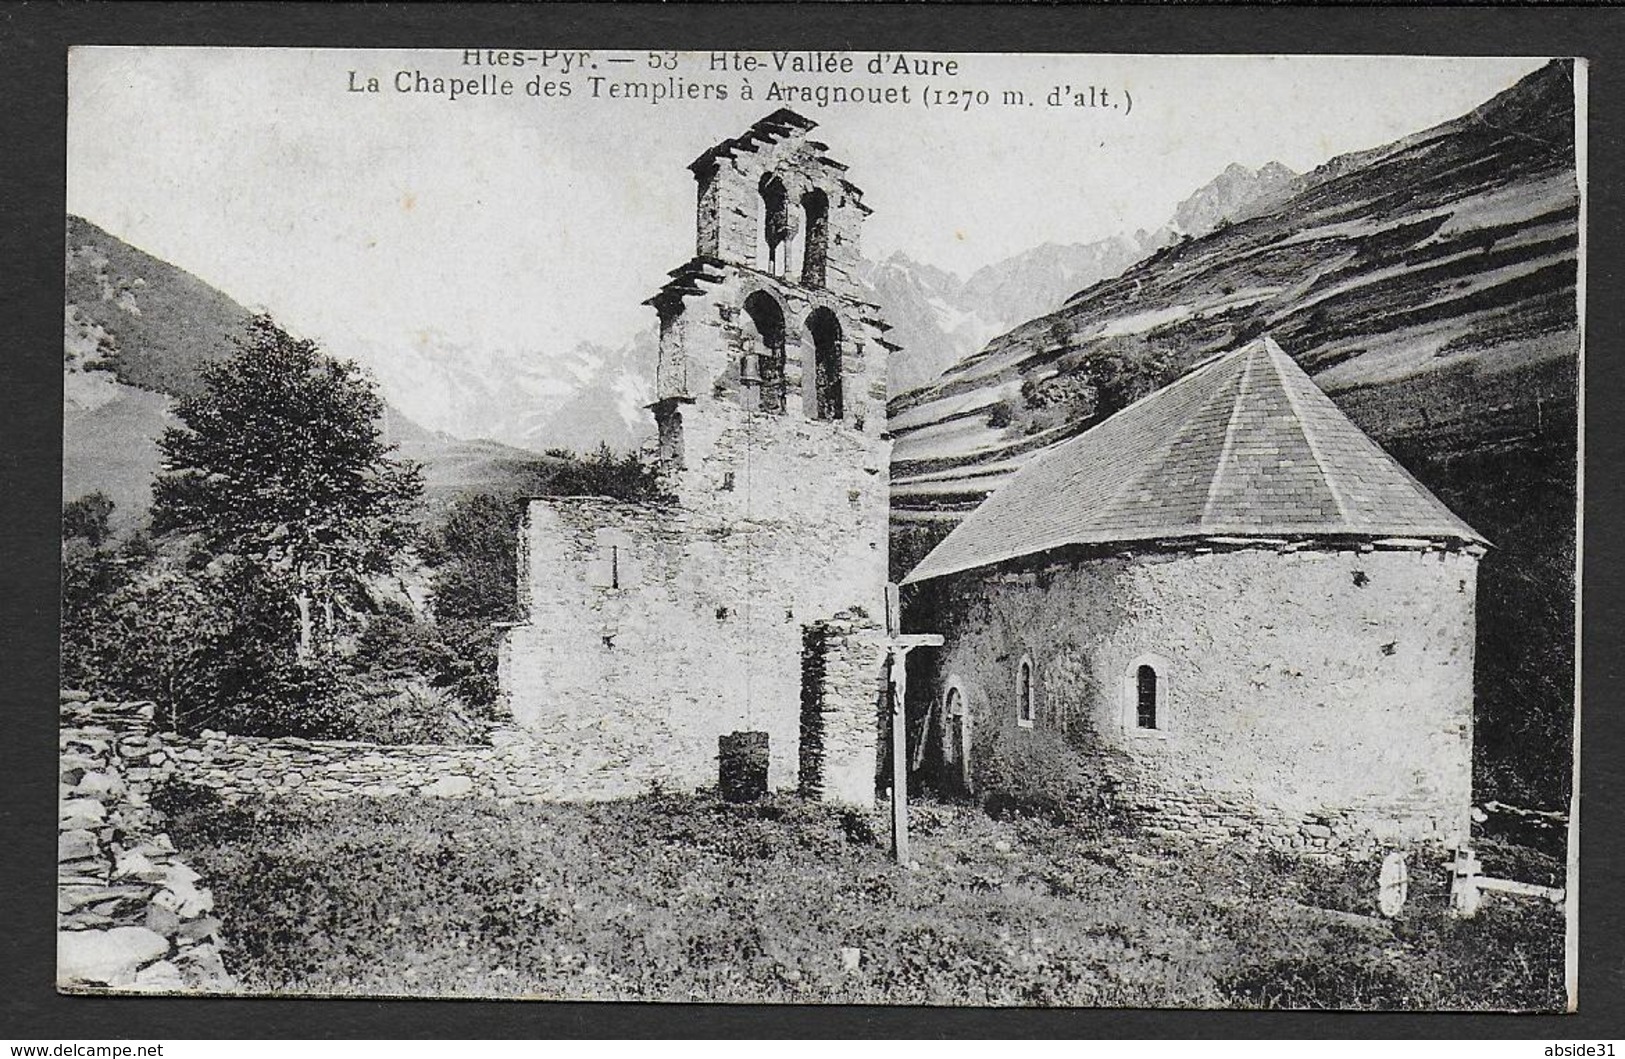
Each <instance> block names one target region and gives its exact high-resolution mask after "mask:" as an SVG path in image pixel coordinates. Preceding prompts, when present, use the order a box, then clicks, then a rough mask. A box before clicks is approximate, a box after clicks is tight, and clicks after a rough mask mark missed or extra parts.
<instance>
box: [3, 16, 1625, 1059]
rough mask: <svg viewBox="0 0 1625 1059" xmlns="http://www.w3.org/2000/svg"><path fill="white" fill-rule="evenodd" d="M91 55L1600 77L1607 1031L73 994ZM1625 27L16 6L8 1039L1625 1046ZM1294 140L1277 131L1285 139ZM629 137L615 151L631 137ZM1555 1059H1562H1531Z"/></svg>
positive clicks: (6, 661) (1495, 1024)
mask: <svg viewBox="0 0 1625 1059" xmlns="http://www.w3.org/2000/svg"><path fill="white" fill-rule="evenodd" d="M74 44H132V45H133V44H168V45H183V44H184V45H220V46H298V47H343V48H372V47H380V48H381V47H391V48H406V47H436V48H464V47H517V46H524V47H531V48H535V47H574V48H609V49H640V50H641V49H650V48H658V49H667V50H669V49H679V50H686V49H693V50H710V49H713V48H726V49H742V50H756V51H762V50H768V49H786V48H794V49H803V48H805V49H815V48H816V49H830V50H836V49H840V50H864V51H874V50H892V51H1003V52H1148V53H1157V52H1181V53H1185V52H1188V53H1212V54H1227V53H1320V54H1393V53H1404V54H1421V55H1531V56H1570V55H1573V56H1583V57H1586V58H1588V59H1590V60H1591V64H1590V93H1589V106H1588V111H1589V144H1588V155H1589V164H1588V169H1589V179H1588V185H1587V187H1588V202H1587V218H1586V225H1585V228H1586V231H1587V233H1588V234H1587V265H1586V269H1585V276H1586V280H1585V287H1586V307H1585V318H1584V328H1585V335H1586V342H1585V349H1586V354H1585V400H1584V404H1585V422H1586V429H1585V440H1584V444H1585V455H1586V459H1585V480H1584V495H1585V497H1586V505H1585V525H1584V537H1583V540H1584V548H1583V550H1584V557H1585V558H1584V576H1583V581H1582V586H1583V588H1582V591H1583V600H1584V614H1585V621H1584V632H1583V635H1582V652H1581V657H1582V663H1583V673H1582V695H1583V699H1584V702H1585V706H1584V722H1583V728H1584V733H1583V737H1582V745H1583V751H1582V760H1583V762H1584V764H1583V774H1582V782H1581V785H1580V789H1581V800H1582V806H1583V808H1582V812H1581V816H1582V832H1583V835H1584V838H1583V841H1582V846H1581V848H1582V858H1581V863H1582V869H1581V880H1582V882H1581V889H1580V892H1581V898H1582V900H1581V913H1580V922H1579V929H1580V970H1579V982H1580V1011H1579V1013H1578V1014H1575V1015H1570V1016H1561V1015H1549V1016H1548V1015H1429V1014H1343V1013H1307V1012H1305V1013H1255V1012H1222V1011H1219V1012H1194V1011H1111V1010H1066V1011H1055V1010H1009V1009H998V1010H988V1009H963V1008H961V1009H941V1008H934V1009H925V1008H826V1007H783V1006H777V1007H765V1006H764V1007H747V1006H724V1005H698V1004H695V1005H655V1004H621V1005H614V1004H585V1003H578V1004H566V1003H535V1002H500V1003H497V1002H477V1001H421V1000H410V1001H409V1000H277V999H257V1000H247V999H219V1000H216V999H155V998H86V997H65V996H59V995H57V994H56V992H55V991H54V984H53V983H54V977H55V900H54V898H55V879H54V876H55V867H56V861H55V834H56V831H55V828H54V827H52V826H51V821H52V820H53V819H54V811H55V808H56V754H57V751H56V725H57V720H56V714H57V711H56V702H57V679H56V637H57V579H58V565H59V557H60V555H59V550H58V536H59V532H60V527H59V521H58V520H59V518H60V512H61V473H60V467H61V455H62V453H61V436H62V421H61V416H62V381H61V380H62V375H61V367H60V364H61V341H62V338H61V322H62V252H63V251H62V248H63V239H64V215H65V171H66V166H65V159H66V142H65V129H66V118H67V49H68V47H69V46H70V45H74ZM1622 106H1625V11H1622V10H1612V9H1596V8H1561V7H1555V6H1540V7H1492V6H1471V7H1456V8H1443V7H1429V8H1425V9H1424V8H1413V7H1379V6H1372V5H1353V6H1342V7H1330V6H1327V7H1317V8H1306V7H1287V6H1274V5H1269V6H1248V7H1243V6H1223V7H1206V6H1194V5H1177V6H1064V7H1062V6H1047V7H1037V6H1033V7H1025V6H1024V7H1016V6H980V5H976V6H973V5H952V6H947V5H931V4H908V5H881V4H874V5H855V4H793V5H788V4H787V5H751V4H726V5H706V6H679V5H641V4H616V5H572V4H560V5H488V6H487V5H482V6H472V5H470V6H457V7H450V6H439V5H432V6H431V5H385V4H372V5H353V6H352V5H342V6H341V5H331V6H329V5H291V4H290V5H282V4H278V5H269V4H267V5H233V4H219V5H199V4H122V5H103V4H71V5H69V4H45V3H35V4H11V5H7V6H3V7H0V430H3V431H4V444H3V445H0V708H3V710H4V713H3V714H0V724H3V728H0V783H3V784H4V786H3V788H0V791H3V795H0V896H3V898H4V900H3V903H0V1038H5V1037H12V1038H20V1039H37V1040H39V1041H41V1042H47V1041H50V1042H55V1041H59V1040H73V1039H78V1040H86V1039H96V1038H131V1039H146V1040H152V1039H155V1038H156V1039H163V1038H171V1039H189V1038H232V1037H248V1038H266V1037H269V1038H278V1037H285V1038H304V1037H383V1038H439V1037H465V1038H467V1037H472V1038H498V1037H583V1036H593V1037H597V1036H660V1037H667V1036H705V1037H740V1036H744V1037H772V1036H796V1037H825V1036H841V1037H852V1036H865V1037H875V1036H908V1037H938V1036H942V1037H950V1038H954V1037H984V1036H997V1037H1176V1038H1187V1037H1188V1038H1196V1037H1206V1038H1231V1037H1365V1038H1389V1037H1443V1038H1484V1037H1510V1038H1525V1039H1531V1040H1544V1041H1547V1042H1558V1041H1577V1040H1596V1039H1599V1038H1611V1037H1616V1036H1625V1019H1622V1018H1621V1008H1622V1007H1625V945H1622V944H1621V943H1622V942H1625V929H1622V924H1625V915H1622V913H1621V910H1620V907H1619V906H1620V903H1621V900H1622V896H1621V887H1620V885H1619V880H1618V878H1617V869H1618V867H1619V866H1620V865H1621V864H1625V858H1622V856H1621V845H1622V834H1621V831H1622V828H1621V820H1620V815H1619V808H1620V783H1621V775H1622V767H1621V758H1620V729H1621V725H1620V717H1619V715H1618V712H1617V706H1618V701H1619V694H1618V689H1617V683H1616V678H1617V676H1618V673H1619V669H1620V666H1619V661H1618V658H1617V655H1616V647H1617V646H1618V645H1619V644H1620V643H1621V642H1622V639H1625V638H1622V636H1621V622H1620V619H1619V603H1620V591H1619V587H1620V569H1621V568H1620V564H1619V557H1620V546H1619V539H1618V538H1616V537H1615V536H1614V533H1615V532H1617V529H1618V513H1619V510H1620V504H1619V501H1620V494H1621V489H1620V484H1619V483H1620V474H1619V471H1618V468H1619V467H1620V464H1621V455H1622V448H1625V446H1622V445H1621V438H1620V434H1619V431H1618V429H1617V426H1616V423H1617V420H1618V416H1619V412H1620V409H1621V408H1622V403H1621V402H1622V399H1625V395H1622V391H1621V374H1622V372H1621V365H1620V360H1621V358H1620V355H1619V353H1618V350H1619V349H1620V348H1621V317H1622V313H1621V304H1622V299H1621V283H1620V274H1619V270H1620V267H1621V265H1620V255H1619V245H1618V244H1619V239H1618V234H1619V228H1620V225H1619V221H1620V209H1621V200H1622V198H1625V188H1622V186H1621V184H1622V172H1621V165H1620V162H1621V159H1620V139H1621V132H1622V125H1625V115H1622V113H1621V110H1622ZM1259 120H1261V121H1267V120H1268V116H1267V115H1259ZM605 135H614V130H613V128H606V130H605ZM1529 1054H1530V1055H1531V1056H1538V1055H1539V1054H1540V1050H1537V1049H1536V1048H1535V1047H1531V1049H1530V1053H1529Z"/></svg>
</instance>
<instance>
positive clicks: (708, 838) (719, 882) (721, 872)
mask: <svg viewBox="0 0 1625 1059" xmlns="http://www.w3.org/2000/svg"><path fill="white" fill-rule="evenodd" d="M162 802H163V803H164V805H163V807H164V809H165V811H166V812H167V814H168V816H169V828H170V833H171V835H172V836H173V837H174V839H175V841H176V843H177V844H178V845H179V847H180V848H181V850H182V851H183V854H184V856H185V857H186V859H187V860H188V862H189V863H190V864H192V865H193V866H194V867H195V868H196V869H197V870H199V871H200V872H201V873H202V874H203V876H204V881H205V882H206V883H207V884H208V885H209V886H211V887H212V888H213V890H214V894H215V897H216V903H217V908H218V909H219V911H218V914H219V915H220V916H221V918H222V920H223V923H224V927H223V931H222V933H223V935H224V937H225V940H226V946H227V948H226V952H225V958H226V962H227V965H228V967H229V968H230V969H231V971H232V973H233V974H235V975H236V977H237V979H238V980H239V982H240V983H241V984H242V986H243V987H244V988H245V989H247V990H249V991H253V992H277V993H289V992H295V993H297V992H315V993H348V994H371V995H404V994H410V995H459V996H485V997H547V998H570V999H600V1000H655V1001H681V1000H706V1001H723V1002H800V1003H807V1002H820V1003H822V1002H828V1003H896V1004H972V1005H1085V1006H1135V1007H1142V1006H1171V1007H1227V1006H1244V1007H1300V1008H1322V1007H1359V1008H1379V1009H1380V1008H1411V1009H1428V1008H1464V1009H1490V1010H1505V1009H1524V1010H1529V1009H1542V1010H1551V1009H1554V1008H1559V1007H1561V1005H1562V1003H1563V986H1562V949H1563V934H1562V917H1561V913H1560V911H1559V910H1556V909H1554V908H1552V907H1551V906H1549V905H1546V904H1544V903H1540V902H1534V901H1525V900H1517V899H1506V898H1500V899H1497V898H1493V897H1492V898H1491V899H1489V900H1488V901H1486V907H1485V909H1484V911H1483V912H1482V913H1481V914H1480V915H1479V916H1478V917H1477V918H1475V919H1473V920H1469V921H1463V920H1456V919H1452V918H1450V917H1449V916H1447V915H1446V914H1445V911H1444V908H1445V884H1444V876H1443V873H1442V871H1440V870H1438V869H1439V868H1440V865H1437V864H1422V863H1418V862H1417V861H1416V860H1414V859H1413V875H1414V876H1415V882H1413V886H1412V900H1411V902H1410V903H1409V905H1408V906H1407V908H1406V910H1405V912H1404V913H1403V914H1402V916H1401V917H1400V918H1398V919H1396V920H1392V921H1389V920H1384V919H1381V918H1379V917H1377V916H1376V915H1375V914H1374V913H1375V902H1376V884H1375V867H1374V866H1370V865H1361V866H1350V867H1349V868H1345V869H1333V868H1328V867H1324V866H1315V865H1307V864H1303V863H1300V862H1296V861H1292V860H1289V859H1287V858H1284V857H1275V856H1261V855H1258V854H1249V853H1243V852H1240V851H1234V850H1204V849H1171V848H1166V847H1159V846H1157V845H1155V844H1152V843H1148V842H1147V841H1145V840H1143V839H1134V840H1131V839H1128V838H1126V837H1120V836H1111V837H1106V838H1087V839H1086V838H1082V837H1080V836H1079V835H1078V834H1076V833H1075V832H1071V831H1067V830H1064V829H1062V828H1058V827H1055V826H1053V825H1049V824H1044V823H1039V822H1035V821H1027V820H1021V821H1000V820H994V819H990V818H989V817H988V816H986V815H985V814H984V813H982V812H981V811H979V810H976V809H973V808H970V807H967V806H951V805H940V804H928V805H924V806H921V807H919V809H918V810H917V811H916V813H915V816H914V823H915V842H914V845H915V851H914V852H915V857H916V858H917V865H916V866H915V867H913V868H912V869H902V868H899V867H897V866H895V865H893V864H892V863H891V861H890V859H889V856H888V854H887V852H886V848H885V838H884V835H883V834H881V833H880V832H881V829H882V827H883V824H882V821H881V818H880V817H879V816H878V815H871V814H862V813H856V812H850V811H847V812H842V811H839V810H834V809H829V808H825V807H822V806H817V805H810V804H807V803H804V802H801V801H799V800H796V799H793V798H788V797H784V798H775V799H772V800H769V801H766V802H762V803H758V804H754V805H728V804H725V803H722V802H720V801H717V800H715V799H712V798H709V797H706V796H703V795H699V796H659V795H653V796H649V797H646V798H641V799H638V800H635V801H628V802H617V803H607V804H598V805H510V806H503V805H498V804H494V803H490V802H480V801H472V800H471V801H433V800H411V801H371V800H362V799H357V800H352V801H346V802H330V803H325V804H314V803H302V802H294V801H280V800H271V801H267V802H265V803H262V804H258V805H251V806H242V807H226V806H222V805H219V804H217V803H215V802H213V801H211V800H210V798H209V797H207V796H206V795H205V794H203V793H202V792H199V791H197V790H195V789H191V788H180V789H178V790H176V789H172V790H170V791H168V792H167V793H166V797H164V798H163V799H162ZM1509 857H1511V858H1515V859H1516V862H1517V863H1516V864H1515V865H1510V864H1509V865H1507V866H1508V867H1515V868H1516V871H1517V872H1518V877H1520V878H1528V879H1533V880H1535V881H1545V879H1544V878H1542V876H1545V877H1553V876H1555V874H1558V873H1559V869H1558V866H1557V865H1556V863H1555V862H1552V861H1550V859H1549V858H1544V857H1542V856H1541V855H1539V854H1534V853H1530V852H1527V851H1519V850H1516V849H1502V850H1495V849H1490V848H1486V851H1485V860H1486V865H1487V867H1488V868H1489V869H1492V870H1493V869H1495V868H1497V867H1499V866H1501V865H1500V864H1498V863H1497V858H1499V859H1500V861H1501V862H1502V863H1505V862H1506V861H1507V859H1508V858H1509Z"/></svg>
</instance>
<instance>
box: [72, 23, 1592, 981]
mask: <svg viewBox="0 0 1625 1059" xmlns="http://www.w3.org/2000/svg"><path fill="white" fill-rule="evenodd" d="M493 43H496V44H499V45H504V46H499V47H491V48H470V49H466V50H464V49H451V50H422V51H342V50H294V49H276V48H267V49H229V48H158V47H142V48H125V47H89V48H78V49H75V50H74V51H73V52H72V54H71V56H70V59H69V75H70V76H69V94H70V114H69V127H68V174H67V182H68V187H67V202H68V211H69V215H68V217H67V221H66V232H67V238H66V266H65V303H64V316H63V327H64V359H63V386H64V391H65V398H66V417H65V423H64V443H65V459H64V467H63V501H64V503H63V512H62V525H63V539H62V555H63V591H64V597H63V598H64V603H63V613H62V630H61V632H62V692H61V729H60V737H61V742H60V748H61V801H60V820H59V851H58V852H59V866H58V891H57V892H58V914H59V919H58V933H57V942H58V950H57V960H58V962H57V982H58V986H59V988H60V989H62V990H64V991H68V992H88V993H101V992H148V993H151V992H157V993H206V994H260V995H266V994H275V995H362V996H419V997H502V998H537V999H589V1000H644V1001H702V1002H745V1003H781V1002H782V1003H847V1004H852V1003H857V1004H877V1003H878V1004H927V1005H983V1006H1012V1005H1024V1006H1074V1007H1089V1006H1109V1007H1160V1008H1271V1009H1275V1008H1287V1009H1292V1008H1314V1009H1365V1010H1387V1009H1409V1010H1423V1011H1427V1010H1464V1009H1471V1010H1495V1011H1502V1010H1510V1011H1561V1010H1564V1009H1565V1008H1567V1007H1568V1006H1569V1005H1570V1004H1571V1003H1572V997H1573V995H1574V994H1573V991H1572V990H1573V977H1572V971H1571V970H1570V964H1569V962H1568V960H1569V957H1566V948H1565V946H1566V944H1572V940H1573V932H1574V929H1575V925H1574V918H1575V909H1576V908H1577V903H1576V897H1575V893H1574V880H1575V878H1576V875H1575V873H1574V871H1573V866H1574V865H1575V864H1576V863H1577V862H1576V859H1575V858H1576V857H1577V849H1576V840H1577V836H1578V831H1577V829H1576V828H1575V827H1574V826H1573V821H1572V812H1571V800H1572V795H1573V791H1574V786H1575V784H1574V776H1575V775H1576V772H1575V763H1576V760H1577V747H1576V741H1575V732H1576V731H1577V726H1576V716H1577V703H1576V679H1575V672H1576V669H1575V665H1576V636H1575V630H1576V613H1577V610H1576V603H1577V599H1576V593H1577V568H1578V559H1579V554H1578V547H1577V532H1576V529H1577V521H1578V510H1579V499H1580V474H1579V466H1580V463H1579V440H1578V439H1579V418H1580V416H1579V409H1580V407H1581V401H1580V395H1581V392H1582V371H1581V365H1582V349H1581V328H1580V314H1579V312H1578V305H1579V303H1580V299H1581V297H1582V296H1583V290H1584V286H1583V272H1584V268H1583V246H1584V226H1583V203H1584V192H1585V168H1584V167H1585V159H1584V156H1583V154H1582V153H1580V152H1578V151H1577V148H1578V146H1579V145H1581V144H1583V143H1584V122H1585V98H1586V95H1585V75H1586V68H1585V64H1584V63H1583V62H1582V61H1577V60H1571V59H1566V58H1561V57H1558V58H1551V57H1539V56H1536V57H1505V58H1494V57H1474V58H1463V57H1457V58H1429V57H1420V56H1411V57H1381V56H1361V57H1341V56H1302V55H1300V56H1270V55H1258V56H1242V55H1234V56H1176V55H1167V56H1159V55H1082V54H1079V55H1024V54H937V53H914V52H884V51H882V52H873V51H862V52H859V51H853V52H814V53H807V52H772V51H755V52H753V51H731V50H729V51H705V52H676V51H636V52H632V51H626V52H616V51H594V50H560V49H557V48H547V49H536V48H528V47H524V46H523V45H524V44H525V43H526V42H524V41H507V42H502V41H498V42H493Z"/></svg>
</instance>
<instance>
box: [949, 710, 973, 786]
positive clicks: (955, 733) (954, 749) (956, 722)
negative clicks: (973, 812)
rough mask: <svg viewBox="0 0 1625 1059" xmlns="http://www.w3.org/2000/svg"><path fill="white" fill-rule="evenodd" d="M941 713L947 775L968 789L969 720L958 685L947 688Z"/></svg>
mask: <svg viewBox="0 0 1625 1059" xmlns="http://www.w3.org/2000/svg"><path fill="white" fill-rule="evenodd" d="M942 713H943V716H944V718H945V720H946V731H945V732H944V733H943V735H944V746H943V759H944V762H945V763H946V764H947V766H948V769H949V775H951V776H952V777H953V779H954V780H956V781H957V782H958V783H959V784H960V786H962V787H964V788H966V789H967V790H968V789H969V788H970V774H971V773H970V722H969V721H968V719H967V718H966V717H965V696H964V695H962V694H961V693H960V691H959V687H958V685H954V686H951V687H949V688H948V695H947V698H946V700H945V701H944V702H943V707H942Z"/></svg>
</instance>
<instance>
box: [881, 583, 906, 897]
mask: <svg viewBox="0 0 1625 1059" xmlns="http://www.w3.org/2000/svg"><path fill="white" fill-rule="evenodd" d="M902 634H903V607H902V600H901V598H900V596H899V592H898V588H897V586H896V585H895V584H893V583H891V582H890V581H888V582H887V583H886V638H887V639H888V640H890V641H892V642H891V643H889V644H887V646H886V656H887V657H886V662H887V666H886V669H887V674H888V675H887V681H886V685H887V691H888V692H889V697H890V699H891V852H892V859H894V860H896V861H897V863H899V864H905V865H906V864H907V863H908V731H907V727H906V725H905V724H904V723H903V722H904V703H906V702H907V701H908V697H907V696H908V650H907V648H903V649H899V648H898V646H897V643H896V641H897V639H898V637H900V636H902Z"/></svg>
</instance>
